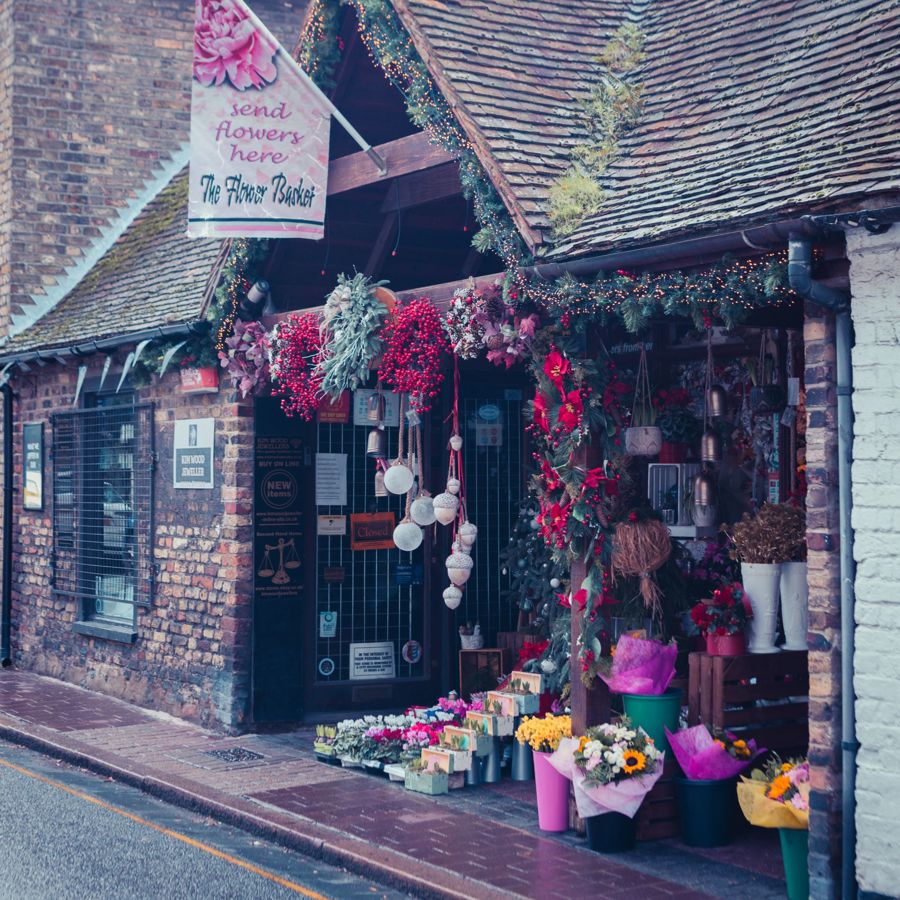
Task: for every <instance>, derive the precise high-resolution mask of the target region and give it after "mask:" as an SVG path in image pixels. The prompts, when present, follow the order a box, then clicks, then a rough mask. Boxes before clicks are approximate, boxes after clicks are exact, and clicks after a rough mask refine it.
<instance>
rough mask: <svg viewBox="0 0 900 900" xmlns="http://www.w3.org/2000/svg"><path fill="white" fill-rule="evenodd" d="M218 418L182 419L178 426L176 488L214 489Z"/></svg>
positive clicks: (174, 454)
mask: <svg viewBox="0 0 900 900" xmlns="http://www.w3.org/2000/svg"><path fill="white" fill-rule="evenodd" d="M215 434H216V420H215V419H180V420H178V421H177V422H176V423H175V437H174V446H173V451H172V464H173V466H174V470H173V475H172V481H173V484H174V486H175V487H176V488H201V489H203V490H211V489H212V487H213V481H214V477H213V460H214V453H215V451H214V446H215Z"/></svg>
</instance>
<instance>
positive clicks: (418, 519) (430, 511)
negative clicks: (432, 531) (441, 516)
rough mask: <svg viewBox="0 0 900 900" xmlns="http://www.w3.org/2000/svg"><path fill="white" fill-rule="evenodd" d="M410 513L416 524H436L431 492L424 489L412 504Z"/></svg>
mask: <svg viewBox="0 0 900 900" xmlns="http://www.w3.org/2000/svg"><path fill="white" fill-rule="evenodd" d="M409 514H410V516H411V517H412V520H413V522H415V523H416V525H422V526H423V527H425V526H426V525H432V524H434V521H435V516H434V500H432V499H431V494H426V493H425V492H424V491H422V493H421V494H420V495H419V496H418V497H416V499H415V500H413V502H412V504H411V505H410V507H409Z"/></svg>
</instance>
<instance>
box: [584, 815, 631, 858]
mask: <svg viewBox="0 0 900 900" xmlns="http://www.w3.org/2000/svg"><path fill="white" fill-rule="evenodd" d="M584 831H585V836H586V837H587V842H588V847H590V848H591V850H593V851H594V852H595V853H625V852H627V851H628V850H633V849H634V834H635V821H634V819H631V818H629V817H628V816H625V815H622V813H617V812H609V813H603V815H600V816H586V817H585V819H584Z"/></svg>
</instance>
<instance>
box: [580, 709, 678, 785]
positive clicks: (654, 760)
mask: <svg viewBox="0 0 900 900" xmlns="http://www.w3.org/2000/svg"><path fill="white" fill-rule="evenodd" d="M662 756H663V754H662V752H661V751H660V750H657V748H656V745H655V744H654V743H653V738H651V737H650V736H649V735H648V734H647V732H646V731H644V729H643V728H639V727H636V726H634V725H633V724H632V723H631V721H630V720H629V719H628V718H623V719H620V720H619V721H618V722H615V723H612V722H607V723H606V724H603V725H597V726H595V727H593V728H589V729H588V730H587V733H586V734H585V735H584V736H583V737H581V738H579V740H578V748H577V749H576V750H575V765H576V767H577V768H578V769H579V770H580V771H581V772H583V773H584V778H585V783H586V784H587V785H589V786H590V785H598V784H613V783H614V782H618V781H622V780H624V779H626V778H631V777H637V776H639V775H649V774H650V773H652V772H654V771H656V767H657V765H658V764H659V761H660V760H661V759H662Z"/></svg>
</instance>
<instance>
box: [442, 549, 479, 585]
mask: <svg viewBox="0 0 900 900" xmlns="http://www.w3.org/2000/svg"><path fill="white" fill-rule="evenodd" d="M446 565H447V575H449V576H450V580H451V581H452V582H453V584H455V585H456V586H457V587H460V586H461V585H464V584H465V583H466V582H467V581H468V580H469V576H470V575H471V574H472V566H474V565H475V562H474V560H473V559H472V557H471V556H469V554H468V553H460V552H459V551H457V552H455V553H451V554H450V555H449V556H448V557H447V563H446Z"/></svg>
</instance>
